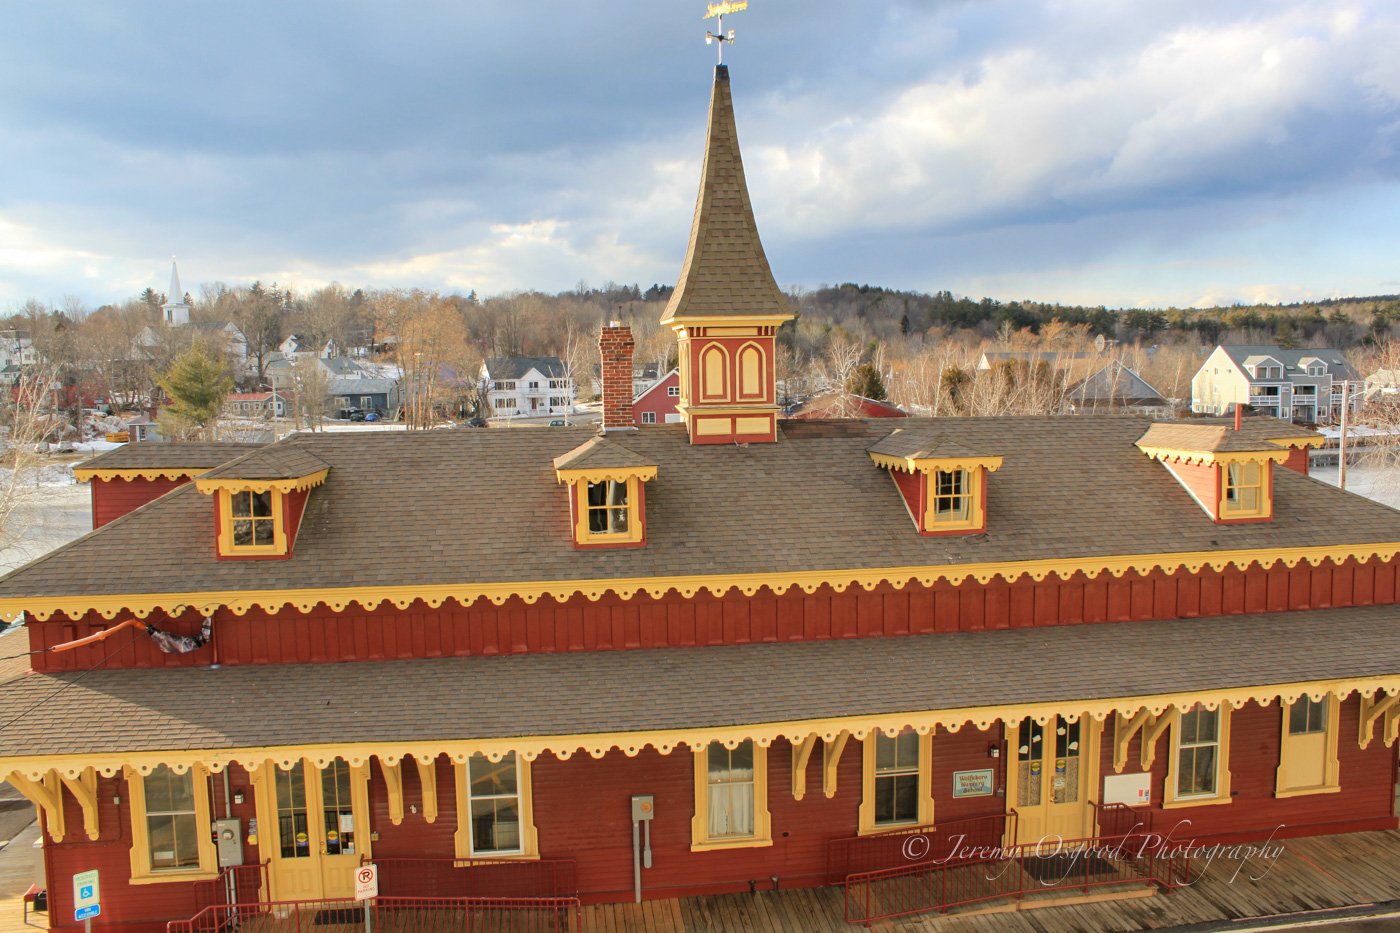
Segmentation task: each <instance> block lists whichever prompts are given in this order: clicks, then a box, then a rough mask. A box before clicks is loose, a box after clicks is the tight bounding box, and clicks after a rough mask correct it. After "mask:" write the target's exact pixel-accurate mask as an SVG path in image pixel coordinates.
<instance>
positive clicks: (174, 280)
mask: <svg viewBox="0 0 1400 933" xmlns="http://www.w3.org/2000/svg"><path fill="white" fill-rule="evenodd" d="M184 299H185V293H184V292H182V291H180V270H179V269H177V268H176V267H175V257H174V256H171V257H170V291H169V292H168V293H167V295H166V299H165V300H166V302H167V303H169V304H172V305H182V304H184V303H185V300H184Z"/></svg>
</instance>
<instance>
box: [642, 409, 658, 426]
mask: <svg viewBox="0 0 1400 933" xmlns="http://www.w3.org/2000/svg"><path fill="white" fill-rule="evenodd" d="M642 424H656V412H654V411H644V412H642Z"/></svg>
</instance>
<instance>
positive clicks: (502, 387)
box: [496, 380, 515, 392]
mask: <svg viewBox="0 0 1400 933" xmlns="http://www.w3.org/2000/svg"><path fill="white" fill-rule="evenodd" d="M496 391H498V392H514V391H515V383H514V382H513V381H511V380H503V381H499V382H497V383H496Z"/></svg>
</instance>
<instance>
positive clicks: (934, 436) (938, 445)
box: [870, 427, 996, 460]
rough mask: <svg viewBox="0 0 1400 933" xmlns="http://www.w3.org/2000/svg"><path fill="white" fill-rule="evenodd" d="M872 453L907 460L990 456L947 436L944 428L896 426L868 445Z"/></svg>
mask: <svg viewBox="0 0 1400 933" xmlns="http://www.w3.org/2000/svg"><path fill="white" fill-rule="evenodd" d="M870 452H871V453H872V454H883V455H884V456H887V457H904V458H906V459H909V460H932V459H936V458H939V457H991V456H996V455H995V454H991V453H988V452H987V451H975V450H970V449H969V448H967V447H966V446H964V445H963V444H959V443H957V442H956V441H953V440H950V439H949V438H948V431H947V429H946V428H942V429H940V428H932V429H930V428H928V427H922V428H915V429H913V430H905V429H903V428H896V429H895V430H893V431H891V432H890V435H889V436H888V437H883V438H881V439H880V440H878V441H876V442H875V443H874V444H871V445H870Z"/></svg>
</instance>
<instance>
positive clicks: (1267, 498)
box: [1220, 460, 1273, 518]
mask: <svg viewBox="0 0 1400 933" xmlns="http://www.w3.org/2000/svg"><path fill="white" fill-rule="evenodd" d="M1269 463H1270V461H1268V460H1231V461H1228V462H1225V463H1221V464H1220V517H1221V518H1264V517H1266V516H1268V515H1270V514H1272V510H1273V501H1272V500H1273V496H1272V494H1271V493H1272V490H1271V489H1270V486H1271V485H1272V482H1271V478H1270V476H1269ZM1249 466H1253V467H1254V468H1255V469H1256V470H1257V471H1258V477H1259V481H1258V483H1247V484H1240V485H1239V486H1238V488H1240V489H1254V490H1256V491H1257V493H1258V498H1257V499H1256V503H1255V507H1254V508H1252V509H1247V508H1243V507H1241V506H1235V505H1231V503H1230V491H1231V490H1232V489H1235V488H1237V487H1236V486H1234V485H1233V484H1231V482H1230V469H1231V468H1232V467H1241V468H1243V467H1249Z"/></svg>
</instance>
